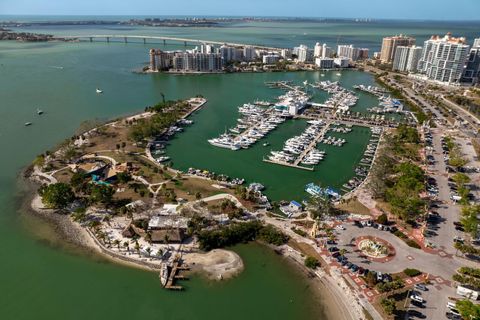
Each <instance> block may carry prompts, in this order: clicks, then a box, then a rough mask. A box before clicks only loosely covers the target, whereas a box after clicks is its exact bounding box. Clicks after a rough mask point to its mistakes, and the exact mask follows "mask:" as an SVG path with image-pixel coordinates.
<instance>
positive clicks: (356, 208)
mask: <svg viewBox="0 0 480 320" xmlns="http://www.w3.org/2000/svg"><path fill="white" fill-rule="evenodd" d="M336 208H337V209H340V210H342V211H345V212H349V213H357V214H363V215H370V209H368V208H367V207H365V206H364V205H363V204H362V203H361V202H360V201H358V200H353V199H350V200H347V202H345V203H340V204H338V205H337V206H336Z"/></svg>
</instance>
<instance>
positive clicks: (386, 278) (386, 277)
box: [383, 273, 393, 282]
mask: <svg viewBox="0 0 480 320" xmlns="http://www.w3.org/2000/svg"><path fill="white" fill-rule="evenodd" d="M383 281H384V282H392V281H393V278H392V276H391V275H390V274H388V273H384V274H383Z"/></svg>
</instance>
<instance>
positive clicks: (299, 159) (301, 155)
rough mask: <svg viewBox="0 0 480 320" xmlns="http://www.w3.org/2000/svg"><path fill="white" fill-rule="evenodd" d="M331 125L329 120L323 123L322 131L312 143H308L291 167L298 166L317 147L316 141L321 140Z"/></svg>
mask: <svg viewBox="0 0 480 320" xmlns="http://www.w3.org/2000/svg"><path fill="white" fill-rule="evenodd" d="M331 123H332V120H329V121H327V123H325V127H323V128H322V130H321V131H320V132H319V133H318V135H317V136H316V137H315V139H313V140H312V142H310V144H309V145H308V146H307V147H306V148H305V150H304V151H303V152H302V153H301V154H300V155H299V156H298V158H297V159H296V160H295V161H294V162H293V165H295V166H298V164H299V163H300V162H301V161H302V160H303V158H305V156H306V155H307V154H309V153H310V151H312V149H314V148H315V147H316V146H317V144H318V141H319V140H320V139H322V138H323V136H324V135H325V133H326V132H327V131H328V129H329V128H330V124H331Z"/></svg>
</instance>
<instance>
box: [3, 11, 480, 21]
mask: <svg viewBox="0 0 480 320" xmlns="http://www.w3.org/2000/svg"><path fill="white" fill-rule="evenodd" d="M2 16H33V17H48V16H58V17H95V16H99V17H102V16H107V17H146V18H155V17H197V18H199V17H201V18H207V17H211V18H213V17H215V18H273V19H275V18H276V19H281V18H286V19H312V20H313V19H339V20H375V21H425V22H429V21H431V22H480V19H428V18H424V19H422V18H373V17H320V16H283V15H274V16H263V15H192V14H163V15H162V14H158V15H155V14H133V15H128V14H58V13H56V14H43V13H41V14H36V13H6V14H0V17H2ZM360 22H361V21H360ZM364 22H365V21H364ZM369 22H373V21H369Z"/></svg>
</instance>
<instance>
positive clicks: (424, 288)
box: [413, 283, 428, 291]
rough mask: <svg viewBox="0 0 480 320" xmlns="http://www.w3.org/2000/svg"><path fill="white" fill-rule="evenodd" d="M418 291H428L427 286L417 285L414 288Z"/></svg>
mask: <svg viewBox="0 0 480 320" xmlns="http://www.w3.org/2000/svg"><path fill="white" fill-rule="evenodd" d="M413 287H414V288H415V289H417V290H422V291H428V288H427V286H426V285H424V284H421V283H417V284H416V285H414V286H413Z"/></svg>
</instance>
